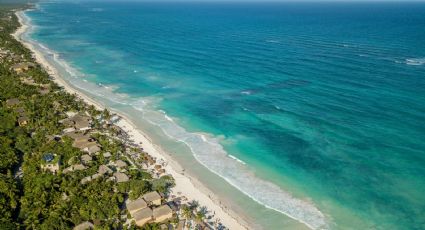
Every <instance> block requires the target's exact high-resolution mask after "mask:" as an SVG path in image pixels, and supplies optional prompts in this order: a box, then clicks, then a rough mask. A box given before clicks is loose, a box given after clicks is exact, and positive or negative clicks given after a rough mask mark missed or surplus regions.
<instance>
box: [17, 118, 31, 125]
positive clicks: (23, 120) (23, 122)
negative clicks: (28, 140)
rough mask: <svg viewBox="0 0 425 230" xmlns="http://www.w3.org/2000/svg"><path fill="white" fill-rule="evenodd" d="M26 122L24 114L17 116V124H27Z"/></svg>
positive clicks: (27, 120)
mask: <svg viewBox="0 0 425 230" xmlns="http://www.w3.org/2000/svg"><path fill="white" fill-rule="evenodd" d="M28 122H29V119H28V117H26V116H22V117H19V118H18V124H19V126H21V127H22V126H25V125H27V124H28Z"/></svg>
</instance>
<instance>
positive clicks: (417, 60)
mask: <svg viewBox="0 0 425 230" xmlns="http://www.w3.org/2000/svg"><path fill="white" fill-rule="evenodd" d="M406 64H407V65H424V64H425V58H407V59H406Z"/></svg>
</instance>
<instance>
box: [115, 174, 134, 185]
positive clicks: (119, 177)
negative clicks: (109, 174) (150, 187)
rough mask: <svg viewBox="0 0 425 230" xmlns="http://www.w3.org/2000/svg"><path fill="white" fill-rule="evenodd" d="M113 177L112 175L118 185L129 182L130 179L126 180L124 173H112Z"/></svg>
mask: <svg viewBox="0 0 425 230" xmlns="http://www.w3.org/2000/svg"><path fill="white" fill-rule="evenodd" d="M113 175H114V177H115V180H116V181H117V182H118V183H122V182H127V181H129V180H130V178H128V176H127V174H125V173H121V172H116V173H114V174H113Z"/></svg>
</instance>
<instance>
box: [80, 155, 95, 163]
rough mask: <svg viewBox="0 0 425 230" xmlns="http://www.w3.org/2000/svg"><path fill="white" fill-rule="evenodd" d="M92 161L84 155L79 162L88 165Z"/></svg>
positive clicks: (88, 156)
mask: <svg viewBox="0 0 425 230" xmlns="http://www.w3.org/2000/svg"><path fill="white" fill-rule="evenodd" d="M92 160H93V158H92V157H91V156H90V155H88V154H84V155H82V156H81V161H82V162H83V164H88V163H90V162H91V161H92Z"/></svg>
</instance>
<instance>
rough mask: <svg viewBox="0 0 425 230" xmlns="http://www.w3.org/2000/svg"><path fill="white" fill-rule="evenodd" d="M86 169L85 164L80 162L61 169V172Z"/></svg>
mask: <svg viewBox="0 0 425 230" xmlns="http://www.w3.org/2000/svg"><path fill="white" fill-rule="evenodd" d="M85 169H87V167H86V166H84V165H82V164H76V165H71V166H69V167H68V168H66V169H64V170H63V173H69V172H72V171H79V170H85Z"/></svg>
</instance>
